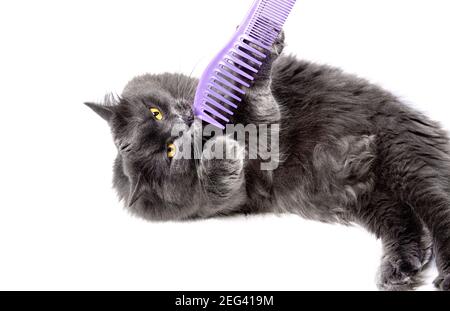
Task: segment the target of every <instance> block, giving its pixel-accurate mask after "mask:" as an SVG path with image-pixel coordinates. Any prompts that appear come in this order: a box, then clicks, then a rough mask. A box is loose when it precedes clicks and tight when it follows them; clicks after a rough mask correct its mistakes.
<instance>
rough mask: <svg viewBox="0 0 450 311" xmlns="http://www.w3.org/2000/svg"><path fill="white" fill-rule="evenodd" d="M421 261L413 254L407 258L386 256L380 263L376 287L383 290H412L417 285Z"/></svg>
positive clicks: (419, 281) (418, 283)
mask: <svg viewBox="0 0 450 311" xmlns="http://www.w3.org/2000/svg"><path fill="white" fill-rule="evenodd" d="M422 266H423V265H422V263H421V261H420V260H419V259H418V258H417V257H414V256H410V257H408V258H386V259H384V260H383V262H382V263H381V266H380V268H379V272H378V273H379V275H378V284H377V285H378V287H379V288H380V289H381V290H385V291H405V290H412V289H414V288H415V287H417V286H419V285H420V283H421V279H420V277H419V273H420V271H421V270H422Z"/></svg>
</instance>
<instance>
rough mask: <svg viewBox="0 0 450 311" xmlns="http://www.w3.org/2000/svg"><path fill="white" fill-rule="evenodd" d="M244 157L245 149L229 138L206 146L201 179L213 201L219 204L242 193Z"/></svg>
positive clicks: (201, 166)
mask: <svg viewBox="0 0 450 311" xmlns="http://www.w3.org/2000/svg"><path fill="white" fill-rule="evenodd" d="M244 155H245V148H244V147H242V146H241V145H240V144H239V143H238V142H237V141H236V140H234V139H231V138H229V137H227V136H219V137H217V138H214V139H213V141H211V142H209V143H208V145H205V149H204V150H203V153H202V159H201V161H200V166H199V177H200V180H201V181H202V185H203V187H204V189H205V190H206V193H208V195H209V198H210V199H211V201H213V202H217V203H218V202H219V201H223V200H224V199H229V198H232V197H235V196H236V195H237V194H238V193H240V192H241V191H242V188H243V184H244Z"/></svg>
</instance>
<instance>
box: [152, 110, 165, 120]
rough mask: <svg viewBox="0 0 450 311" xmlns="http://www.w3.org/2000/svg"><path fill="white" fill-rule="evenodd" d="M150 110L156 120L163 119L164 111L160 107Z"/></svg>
mask: <svg viewBox="0 0 450 311" xmlns="http://www.w3.org/2000/svg"><path fill="white" fill-rule="evenodd" d="M150 111H151V113H152V114H153V117H154V118H155V119H156V120H158V121H161V120H162V118H163V115H162V112H161V111H160V110H159V109H158V108H150Z"/></svg>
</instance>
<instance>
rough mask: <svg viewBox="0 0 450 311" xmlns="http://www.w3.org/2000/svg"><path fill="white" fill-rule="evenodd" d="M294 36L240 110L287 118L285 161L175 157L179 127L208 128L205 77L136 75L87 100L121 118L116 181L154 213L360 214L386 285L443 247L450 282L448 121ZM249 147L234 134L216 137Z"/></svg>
mask: <svg viewBox="0 0 450 311" xmlns="http://www.w3.org/2000/svg"><path fill="white" fill-rule="evenodd" d="M283 46H284V36H280V38H279V40H278V41H277V42H276V43H275V45H274V47H273V50H272V55H271V57H269V60H268V61H267V62H266V63H265V65H264V67H263V69H262V70H261V71H260V73H259V75H258V77H257V79H256V81H255V83H254V85H253V86H252V88H251V89H250V91H249V92H248V93H247V94H246V97H245V99H244V100H243V102H242V103H241V104H240V105H239V110H238V111H237V112H236V114H235V115H234V116H233V118H232V120H231V121H232V122H233V123H240V124H244V125H245V124H279V125H280V131H279V148H280V155H281V158H280V163H279V166H278V168H277V169H276V170H273V171H263V170H261V169H260V162H261V159H252V160H250V159H246V158H245V156H244V157H236V158H231V159H222V160H219V159H211V157H210V156H208V152H211V151H210V150H207V149H204V150H200V152H201V157H200V159H192V160H187V159H175V158H173V153H174V152H175V151H174V150H173V147H172V146H173V145H172V143H174V142H176V141H177V140H179V139H181V137H180V136H177V135H175V136H174V135H173V133H172V128H173V127H174V126H176V125H180V124H182V125H186V126H187V127H189V131H191V132H192V133H195V132H196V131H201V128H202V124H201V122H199V121H198V120H194V117H193V114H192V110H191V106H192V103H193V98H194V95H195V90H196V85H197V83H198V80H196V79H194V78H190V77H187V76H184V75H181V74H169V73H165V74H159V75H152V74H147V75H143V76H140V77H137V78H134V79H133V80H132V81H131V82H129V83H128V85H127V86H126V87H125V89H124V91H123V93H122V95H121V96H120V98H113V97H107V98H106V100H105V103H87V105H88V106H89V107H90V108H92V109H93V110H94V111H95V112H97V113H98V114H99V115H100V116H101V117H103V118H104V119H105V120H106V121H107V122H108V123H109V125H110V127H111V131H112V135H113V138H114V142H115V144H116V146H117V148H118V155H117V159H116V161H115V163H114V187H115V188H116V190H117V192H118V194H119V196H120V198H121V199H123V200H125V201H126V202H127V204H126V205H127V207H128V208H129V210H130V211H131V212H132V213H134V214H136V215H139V216H142V217H144V218H146V219H149V220H187V219H196V218H206V217H213V216H219V215H220V216H223V215H230V214H237V213H242V214H254V213H269V212H275V213H295V214H298V215H301V216H303V217H306V218H310V219H316V220H319V221H324V222H341V223H357V224H360V225H362V226H364V227H365V228H367V229H368V230H369V231H370V232H372V233H374V234H375V235H376V236H377V238H380V239H381V240H382V243H383V248H384V254H383V257H382V262H381V266H380V269H379V281H378V285H379V287H380V288H381V289H385V290H406V289H412V288H414V287H416V286H417V285H418V284H420V282H421V272H422V271H423V269H424V268H425V266H426V265H427V264H428V263H429V261H430V260H431V258H432V257H433V254H434V255H435V256H434V257H435V259H436V263H437V267H438V270H439V276H438V277H437V278H436V280H435V285H436V287H438V288H440V289H442V290H449V289H450V156H449V154H450V152H449V151H450V148H449V139H448V137H447V135H446V133H445V132H444V131H443V130H442V129H441V128H440V127H439V126H438V124H436V123H435V122H433V121H430V120H429V119H428V118H427V117H425V116H423V115H422V114H420V113H418V112H417V111H415V110H413V109H411V108H409V107H407V106H405V105H404V104H403V103H401V102H400V101H399V99H398V98H397V97H395V96H394V95H392V94H391V93H389V92H387V91H385V90H383V89H381V88H380V87H378V86H375V85H372V84H370V83H368V82H367V81H366V80H363V79H360V78H357V77H355V76H352V75H348V74H345V73H343V72H342V71H341V70H339V69H336V68H332V67H328V66H320V65H316V64H313V63H310V62H306V61H302V60H297V59H296V58H295V57H293V56H280V53H281V51H282V49H283ZM210 140H212V142H213V143H214V144H222V145H225V146H226V147H225V148H226V150H233V151H234V152H237V153H241V154H242V155H244V154H245V152H246V151H247V150H246V147H245V146H242V145H241V144H239V143H238V142H237V141H236V140H234V139H233V138H232V137H229V136H226V135H223V136H215V137H213V138H210Z"/></svg>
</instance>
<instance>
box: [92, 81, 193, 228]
mask: <svg viewBox="0 0 450 311" xmlns="http://www.w3.org/2000/svg"><path fill="white" fill-rule="evenodd" d="M196 84H197V81H196V80H195V79H190V78H188V77H186V76H183V75H176V74H173V75H172V74H163V75H145V76H141V77H137V78H135V79H133V80H132V81H131V82H130V83H129V84H128V85H127V86H126V87H125V90H124V92H123V94H122V95H121V97H120V98H118V99H116V98H114V97H113V96H107V97H106V98H105V102H104V103H102V104H94V103H86V105H88V106H89V107H90V108H92V109H93V110H94V111H95V112H96V113H97V114H99V115H100V116H101V117H102V118H103V119H105V120H106V121H107V122H108V124H109V125H110V128H111V133H112V136H113V140H114V143H115V145H116V147H117V150H118V155H117V158H116V162H115V166H114V186H115V188H116V189H117V191H118V194H119V196H120V198H121V199H124V200H126V202H127V206H128V207H129V208H130V210H131V211H132V212H133V213H136V214H139V215H140V216H143V217H145V218H148V219H153V220H165V219H173V218H183V217H188V216H189V215H191V214H192V212H193V211H192V209H193V208H194V207H195V205H196V202H189V201H190V200H194V198H193V197H194V196H193V195H192V193H193V192H196V191H198V189H197V187H198V180H197V174H196V163H195V160H188V159H176V158H175V155H176V152H177V150H176V147H175V146H176V145H177V140H179V139H182V137H181V135H180V134H179V133H177V134H174V133H176V132H174V131H173V129H174V128H190V127H192V124H193V120H194V119H193V113H192V109H191V106H192V101H193V98H194V95H195V88H196ZM186 206H187V207H186Z"/></svg>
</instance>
